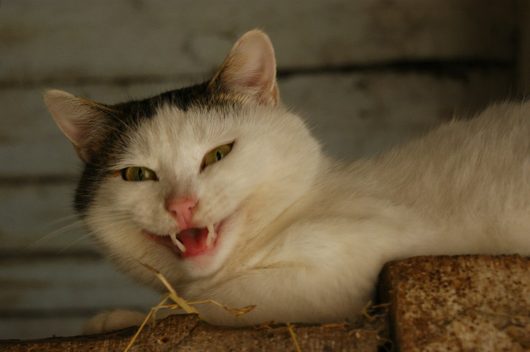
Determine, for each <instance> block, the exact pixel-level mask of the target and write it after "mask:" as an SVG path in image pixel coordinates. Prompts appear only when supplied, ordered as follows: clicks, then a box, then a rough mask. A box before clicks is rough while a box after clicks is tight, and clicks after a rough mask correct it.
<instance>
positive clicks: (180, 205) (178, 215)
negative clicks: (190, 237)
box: [166, 197, 198, 231]
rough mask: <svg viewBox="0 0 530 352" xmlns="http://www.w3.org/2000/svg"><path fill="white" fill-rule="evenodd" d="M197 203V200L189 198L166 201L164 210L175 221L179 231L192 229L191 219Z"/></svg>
mask: <svg viewBox="0 0 530 352" xmlns="http://www.w3.org/2000/svg"><path fill="white" fill-rule="evenodd" d="M197 202H198V201H197V199H195V198H190V197H186V198H174V199H168V200H167V202H166V209H167V211H168V212H169V214H171V216H172V217H173V218H174V219H175V220H176V221H177V224H178V225H179V228H180V230H181V231H182V230H185V229H188V228H190V227H192V225H191V218H192V216H193V209H194V208H195V206H196V205H197Z"/></svg>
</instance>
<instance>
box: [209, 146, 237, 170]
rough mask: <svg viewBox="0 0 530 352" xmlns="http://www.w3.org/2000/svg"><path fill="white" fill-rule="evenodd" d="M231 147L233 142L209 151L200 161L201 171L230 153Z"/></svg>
mask: <svg viewBox="0 0 530 352" xmlns="http://www.w3.org/2000/svg"><path fill="white" fill-rule="evenodd" d="M233 146H234V142H232V143H228V144H223V145H220V146H218V147H215V148H214V149H212V150H210V151H209V152H208V153H206V155H204V158H203V159H202V163H201V170H204V169H205V168H206V167H208V166H210V165H212V164H214V163H216V162H218V161H220V160H222V159H223V158H224V157H226V156H227V155H228V154H229V153H230V152H231V151H232V147H233Z"/></svg>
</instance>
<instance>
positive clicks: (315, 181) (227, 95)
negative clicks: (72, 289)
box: [46, 31, 530, 329]
mask: <svg viewBox="0 0 530 352" xmlns="http://www.w3.org/2000/svg"><path fill="white" fill-rule="evenodd" d="M274 72H275V63H274V55H273V51H272V47H271V46H270V42H269V41H268V39H267V37H266V36H265V35H264V34H262V33H260V32H257V31H253V32H249V33H248V34H246V35H245V36H243V37H242V38H241V39H240V40H239V41H238V43H236V45H235V46H234V48H233V49H232V52H231V53H230V55H229V57H228V58H227V60H226V61H225V64H224V65H223V67H222V68H221V69H220V71H219V72H218V74H217V75H216V76H215V77H214V78H213V79H212V80H211V81H210V82H209V83H207V84H204V85H200V86H196V87H192V88H188V90H182V91H176V92H170V93H166V94H165V95H162V96H158V97H155V98H152V99H147V100H145V101H140V102H131V103H128V104H120V105H115V106H104V105H101V104H97V103H94V102H87V101H86V100H81V99H79V98H75V97H73V96H71V95H69V94H67V93H64V92H57V91H52V92H50V93H48V95H47V97H46V101H47V104H48V107H49V108H50V111H51V112H52V114H53V115H54V117H55V119H56V120H57V122H58V124H59V126H60V127H61V129H62V130H63V131H64V132H65V134H66V135H67V136H68V138H69V139H70V140H71V141H72V142H73V144H74V145H75V146H76V149H77V150H78V152H79V155H80V156H81V158H82V159H83V160H84V161H85V163H86V165H87V167H86V170H85V173H84V176H83V178H82V181H81V183H80V187H79V188H78V193H77V208H78V210H79V211H80V212H81V214H82V215H83V216H84V217H85V219H86V222H87V224H88V225H89V227H90V229H91V230H92V231H93V232H94V234H95V236H96V238H97V239H98V241H99V242H101V243H102V245H103V247H104V248H106V249H107V251H108V252H110V254H111V256H112V257H114V258H115V259H116V262H117V263H118V265H119V266H120V267H122V268H123V270H125V271H126V272H129V273H131V274H133V275H134V276H135V277H137V278H139V279H141V280H142V281H144V282H147V283H151V284H153V285H155V286H158V287H160V285H159V284H158V282H157V279H156V278H155V277H154V276H153V273H152V272H150V271H149V270H147V269H146V268H145V267H143V266H142V265H141V264H140V263H145V264H149V265H150V266H152V267H154V268H156V269H158V270H159V271H161V272H162V274H163V275H164V276H165V277H167V278H168V279H169V281H170V282H171V283H172V285H173V286H174V287H175V288H176V289H177V291H178V292H179V293H180V294H181V295H182V296H184V297H185V298H186V299H188V300H201V299H214V300H217V301H219V302H221V303H224V304H227V305H230V306H234V307H239V306H245V305H256V309H255V310H254V311H252V312H250V313H249V314H247V315H244V316H241V317H238V318H236V317H234V316H232V315H230V314H228V313H227V312H225V311H223V310H221V309H219V308H218V307H215V306H209V305H203V306H200V307H198V308H199V311H200V313H201V315H202V316H203V318H205V319H206V320H207V321H209V322H212V323H217V324H229V325H243V324H254V323H261V322H268V321H271V320H273V321H277V322H286V321H296V322H300V321H304V322H327V321H338V320H343V319H346V318H353V317H355V316H356V315H357V314H358V313H359V311H360V310H361V308H362V307H363V306H364V305H365V304H366V303H367V302H368V300H369V299H370V295H371V293H372V291H373V288H374V285H375V281H376V278H377V275H378V273H379V271H380V269H381V267H382V265H383V264H384V263H385V262H387V261H389V260H393V259H398V258H404V257H410V256H416V255H429V254H471V253H491V254H500V253H520V254H523V255H530V103H525V104H500V105H497V106H493V107H491V108H489V109H488V110H486V111H485V112H484V113H482V114H481V115H480V116H478V117H476V118H474V119H472V120H470V121H453V122H451V123H449V124H446V125H444V126H442V127H440V128H438V129H436V130H435V131H433V132H431V133H429V134H428V135H426V136H425V137H423V138H421V139H418V140H416V141H413V142H411V143H409V144H406V145H404V146H402V147H399V148H396V149H394V150H392V151H390V152H388V153H386V154H383V155H381V156H379V157H376V158H374V159H370V160H360V161H357V162H355V163H353V164H351V165H347V164H342V163H339V162H337V161H335V160H332V159H331V158H329V157H327V156H325V155H324V154H322V152H321V150H320V147H319V144H318V142H317V141H316V140H315V139H314V138H313V137H312V136H311V135H310V133H309V131H308V129H307V128H306V127H305V126H304V124H303V122H302V120H301V119H300V118H299V117H297V116H296V115H294V114H292V113H290V112H289V111H288V110H286V109H285V108H284V107H282V106H281V105H280V104H278V100H279V98H278V89H277V86H276V81H275V74H274ZM94 130H95V131H96V132H97V133H94ZM98 136H99V137H98ZM210 151H213V152H215V153H214V154H215V155H217V154H216V153H220V151H221V152H222V153H221V154H219V155H220V156H219V155H217V157H216V158H215V155H214V156H213V157H214V159H212V155H213V154H211V152H210ZM225 158H226V159H225ZM134 166H141V167H144V168H146V169H143V170H144V171H142V172H144V173H146V172H147V174H148V175H151V176H149V177H146V176H141V177H142V180H139V179H136V181H138V182H127V181H131V180H132V179H134V178H138V177H140V176H138V174H134V172H137V171H138V169H134V168H131V167H134ZM120 170H121V171H120ZM131 170H132V171H131ZM129 172H132V173H131V174H130V175H129ZM155 174H156V176H153V175H155ZM120 175H121V178H120ZM131 175H132V176H131ZM131 178H132V179H131ZM174 233H176V235H175V236H173V237H174V238H173V239H172V240H170V237H172V236H170V235H172V234H174ZM213 233H215V234H216V235H215V236H213V237H210V234H213ZM179 240H180V241H179ZM181 246H184V247H185V248H184V249H183V248H182V247H181ZM131 323H135V322H131ZM111 326H112V324H111ZM102 329H103V328H102Z"/></svg>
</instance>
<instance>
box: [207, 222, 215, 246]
mask: <svg viewBox="0 0 530 352" xmlns="http://www.w3.org/2000/svg"><path fill="white" fill-rule="evenodd" d="M207 228H208V237H207V238H206V245H207V246H208V247H210V246H211V245H212V244H213V241H215V238H216V237H217V234H216V233H215V228H214V226H213V225H208V226H207Z"/></svg>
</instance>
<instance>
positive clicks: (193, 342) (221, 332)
mask: <svg viewBox="0 0 530 352" xmlns="http://www.w3.org/2000/svg"><path fill="white" fill-rule="evenodd" d="M383 325H384V324H383V321H382V320H377V321H375V322H373V323H367V324H366V325H365V326H361V327H349V326H340V325H339V326H332V325H328V326H325V325H324V326H319V325H294V330H295V333H296V336H297V341H298V343H299V344H300V347H301V350H302V351H306V352H313V351H314V352H316V351H352V352H354V351H355V352H376V351H377V350H378V349H377V348H378V346H379V345H381V344H382V343H383V342H384V341H385V339H384V338H383V337H382V336H381V331H382V329H383V328H384V326H383ZM133 332H134V330H133V329H126V330H122V331H119V332H116V333H110V334H105V335H94V336H79V337H74V338H62V339H59V338H54V339H47V340H40V341H12V342H9V341H0V350H2V351H4V352H21V351H35V350H41V351H48V352H54V351H58V352H59V351H60V352H64V351H80V352H82V351H120V352H121V351H123V350H124V348H125V347H126V345H127V343H128V342H129V339H130V338H131V335H132V334H133ZM234 350H237V351H294V344H293V340H292V339H291V336H290V334H289V332H288V330H287V327H286V326H285V325H278V326H271V327H265V326H263V327H249V328H243V329H242V328H225V327H216V326H212V325H209V324H206V323H204V322H202V321H200V320H199V319H198V318H197V317H196V316H194V315H186V316H170V317H168V318H166V319H164V320H162V321H160V322H158V323H157V324H156V326H146V328H145V330H144V331H143V332H142V334H141V335H140V337H139V338H138V340H137V342H136V343H135V345H134V346H133V349H132V350H131V351H153V352H154V351H234Z"/></svg>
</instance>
